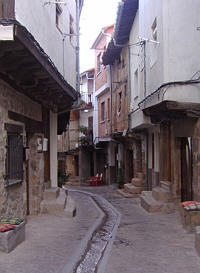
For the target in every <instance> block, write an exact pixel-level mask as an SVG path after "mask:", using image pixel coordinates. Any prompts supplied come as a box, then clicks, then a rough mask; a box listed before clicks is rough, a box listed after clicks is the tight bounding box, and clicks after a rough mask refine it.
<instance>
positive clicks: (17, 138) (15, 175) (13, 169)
mask: <svg viewBox="0 0 200 273" xmlns="http://www.w3.org/2000/svg"><path fill="white" fill-rule="evenodd" d="M22 181H23V139H22V136H21V135H19V134H8V137H7V157H6V182H7V186H10V185H13V184H16V183H19V182H22Z"/></svg>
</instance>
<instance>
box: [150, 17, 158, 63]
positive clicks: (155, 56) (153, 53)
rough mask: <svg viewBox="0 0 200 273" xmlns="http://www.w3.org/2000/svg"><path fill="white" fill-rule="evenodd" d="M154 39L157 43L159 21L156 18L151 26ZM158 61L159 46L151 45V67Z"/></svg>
mask: <svg viewBox="0 0 200 273" xmlns="http://www.w3.org/2000/svg"><path fill="white" fill-rule="evenodd" d="M151 31H152V39H153V40H154V41H157V38H158V37H157V19H156V18H155V19H154V21H153V24H152V26H151ZM157 59H158V44H156V43H150V67H153V65H154V64H155V63H156V62H157Z"/></svg>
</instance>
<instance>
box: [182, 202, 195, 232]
mask: <svg viewBox="0 0 200 273" xmlns="http://www.w3.org/2000/svg"><path fill="white" fill-rule="evenodd" d="M180 214H181V220H182V224H183V228H184V229H185V230H187V231H188V232H191V233H192V232H195V228H196V226H199V225H200V211H187V210H185V209H184V208H183V207H181V208H180Z"/></svg>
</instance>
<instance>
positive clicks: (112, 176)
mask: <svg viewBox="0 0 200 273" xmlns="http://www.w3.org/2000/svg"><path fill="white" fill-rule="evenodd" d="M115 146H116V144H115V143H113V142H109V145H108V184H112V183H115V182H116V166H115Z"/></svg>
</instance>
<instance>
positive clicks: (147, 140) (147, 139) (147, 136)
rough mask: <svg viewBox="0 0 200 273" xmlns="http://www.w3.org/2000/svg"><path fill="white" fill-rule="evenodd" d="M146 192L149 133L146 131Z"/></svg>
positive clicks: (147, 186) (147, 183)
mask: <svg viewBox="0 0 200 273" xmlns="http://www.w3.org/2000/svg"><path fill="white" fill-rule="evenodd" d="M145 135H146V181H145V182H146V190H147V191H148V190H149V133H148V131H147V130H146V133H145Z"/></svg>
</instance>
